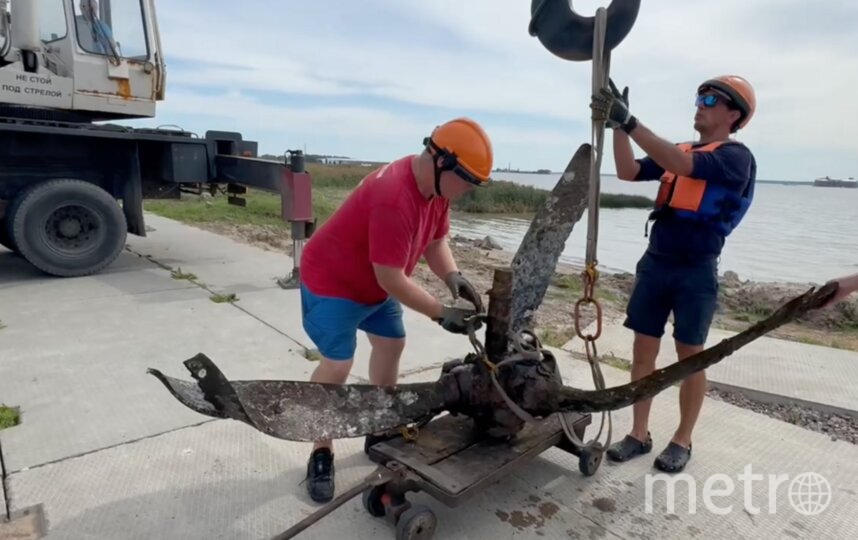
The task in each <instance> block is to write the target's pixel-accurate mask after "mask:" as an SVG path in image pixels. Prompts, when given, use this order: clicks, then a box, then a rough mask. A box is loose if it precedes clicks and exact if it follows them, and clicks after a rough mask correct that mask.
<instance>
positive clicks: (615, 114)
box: [590, 79, 637, 133]
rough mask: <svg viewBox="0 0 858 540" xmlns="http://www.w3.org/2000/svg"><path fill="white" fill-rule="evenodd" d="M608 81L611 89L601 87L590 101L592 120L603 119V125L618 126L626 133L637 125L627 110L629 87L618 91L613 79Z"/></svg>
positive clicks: (608, 126) (613, 127) (611, 127)
mask: <svg viewBox="0 0 858 540" xmlns="http://www.w3.org/2000/svg"><path fill="white" fill-rule="evenodd" d="M608 83H609V84H610V86H611V89H610V90H608V89H607V88H602V89H601V90H600V91H599V93H598V94H596V95H594V96H593V100H592V101H591V102H590V108H591V109H593V120H603V121H604V122H605V127H607V128H610V129H617V128H620V129H622V130H623V131H625V132H627V133H628V132H629V131H631V130H632V129H633V128H634V126H636V125H637V119H636V118H635V117H634V116H632V113H631V112H629V87H628V86H627V87H625V88H624V89H623V92H622V93H620V91H619V90H618V89H617V87H616V85H614V81H613V80H611V79H608Z"/></svg>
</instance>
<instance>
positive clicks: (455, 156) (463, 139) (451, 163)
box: [423, 118, 493, 186]
mask: <svg viewBox="0 0 858 540" xmlns="http://www.w3.org/2000/svg"><path fill="white" fill-rule="evenodd" d="M423 144H425V145H427V146H429V147H430V148H431V149H432V151H433V153H434V154H435V155H440V156H441V157H442V158H444V164H443V165H442V169H446V170H452V171H454V172H456V173H457V174H458V175H459V176H460V177H461V178H462V179H464V180H466V181H468V182H470V183H472V184H476V185H478V186H481V185H484V184H486V183H488V182H489V180H490V178H489V176H490V175H491V172H492V161H493V153H492V143H491V141H490V140H489V136H488V135H487V134H486V132H485V131H483V128H482V127H481V126H480V125H479V124H478V123H477V122H475V121H473V120H471V119H470V118H454V119H453V120H450V121H449V122H445V123H443V124H441V125H440V126H438V127H436V128H435V129H434V130H433V131H432V135H430V136H429V137H426V139H424V140H423Z"/></svg>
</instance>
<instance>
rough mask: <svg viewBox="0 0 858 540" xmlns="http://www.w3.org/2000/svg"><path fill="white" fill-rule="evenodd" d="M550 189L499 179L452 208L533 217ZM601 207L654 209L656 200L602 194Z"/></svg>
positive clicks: (636, 196)
mask: <svg viewBox="0 0 858 540" xmlns="http://www.w3.org/2000/svg"><path fill="white" fill-rule="evenodd" d="M548 193H549V191H548V190H545V189H538V188H535V187H532V186H524V185H521V184H516V183H514V182H510V181H507V180H496V181H494V182H492V183H491V185H489V186H488V187H487V188H485V189H475V190H473V191H471V192H470V193H467V194H465V195H464V196H463V197H462V198H461V199H459V200H458V201H456V202H455V203H453V205H452V208H453V209H454V210H458V211H460V212H469V213H472V214H532V213H534V212H536V211H537V210H538V209H539V208H541V207H542V205H543V204H544V203H545V199H547V198H548ZM599 202H600V208H652V206H653V204H654V203H653V200H652V199H649V198H647V197H642V196H640V195H623V194H614V193H602V195H601V197H600V199H599Z"/></svg>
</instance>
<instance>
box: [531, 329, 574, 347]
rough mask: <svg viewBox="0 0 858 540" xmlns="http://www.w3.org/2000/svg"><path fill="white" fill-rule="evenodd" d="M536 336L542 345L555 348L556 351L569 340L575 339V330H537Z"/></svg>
mask: <svg viewBox="0 0 858 540" xmlns="http://www.w3.org/2000/svg"><path fill="white" fill-rule="evenodd" d="M536 335H537V337H538V338H539V341H541V342H542V344H543V345H547V346H549V347H555V348H557V349H559V348H561V347H563V346H564V345H566V344H567V343H569V340H571V339H572V338H574V337H575V330H574V329H573V328H572V327H569V328H552V327H547V328H537V330H536Z"/></svg>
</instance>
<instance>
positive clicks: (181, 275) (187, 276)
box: [170, 267, 197, 282]
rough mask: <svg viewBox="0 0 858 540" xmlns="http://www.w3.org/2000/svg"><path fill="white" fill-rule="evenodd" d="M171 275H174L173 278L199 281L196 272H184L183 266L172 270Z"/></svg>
mask: <svg viewBox="0 0 858 540" xmlns="http://www.w3.org/2000/svg"><path fill="white" fill-rule="evenodd" d="M170 277H172V278H173V279H184V280H187V281H191V282H196V281H197V276H196V274H193V273H191V272H182V268H181V267H179V268H178V269H176V270H173V271H171V272H170Z"/></svg>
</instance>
